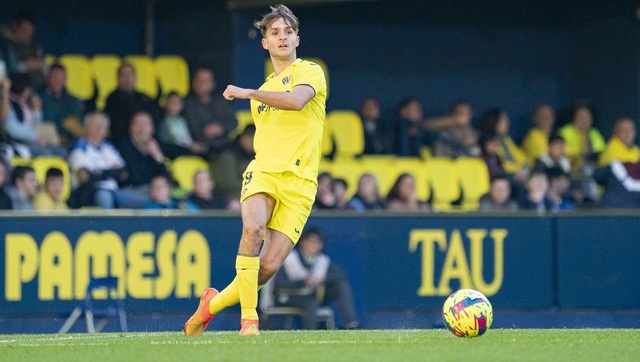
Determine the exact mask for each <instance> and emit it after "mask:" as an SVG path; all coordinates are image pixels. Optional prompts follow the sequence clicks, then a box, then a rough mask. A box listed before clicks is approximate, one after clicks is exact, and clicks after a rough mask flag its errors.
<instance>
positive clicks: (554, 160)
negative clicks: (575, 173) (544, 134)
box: [533, 135, 571, 174]
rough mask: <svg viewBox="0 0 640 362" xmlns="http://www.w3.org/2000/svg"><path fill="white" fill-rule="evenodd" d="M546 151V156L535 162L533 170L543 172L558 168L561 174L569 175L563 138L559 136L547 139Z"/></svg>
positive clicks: (569, 166) (569, 163)
mask: <svg viewBox="0 0 640 362" xmlns="http://www.w3.org/2000/svg"><path fill="white" fill-rule="evenodd" d="M547 150H548V151H547V153H546V154H544V155H542V156H541V157H539V158H538V159H537V160H536V163H535V165H534V166H533V168H534V169H536V170H542V171H544V172H547V171H548V170H550V169H552V168H559V169H561V170H562V172H564V173H567V174H571V161H569V158H568V157H567V155H566V153H565V147H564V138H562V136H559V135H552V136H551V137H549V145H548V146H547Z"/></svg>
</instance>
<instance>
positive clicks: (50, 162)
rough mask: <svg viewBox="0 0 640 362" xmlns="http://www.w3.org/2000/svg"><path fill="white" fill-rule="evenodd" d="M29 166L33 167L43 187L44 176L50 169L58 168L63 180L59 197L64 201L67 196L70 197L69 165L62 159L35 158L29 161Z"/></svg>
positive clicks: (52, 157) (55, 157) (51, 157)
mask: <svg viewBox="0 0 640 362" xmlns="http://www.w3.org/2000/svg"><path fill="white" fill-rule="evenodd" d="M30 166H31V167H33V170H34V171H35V173H36V178H37V179H38V182H39V183H40V184H41V185H44V180H45V176H46V175H47V171H48V170H49V169H50V168H53V167H55V168H59V169H60V170H61V171H62V175H63V178H64V187H63V188H62V195H61V197H62V199H63V200H65V201H66V200H68V199H69V195H71V175H70V172H69V164H68V163H67V161H66V160H65V159H64V158H62V157H58V156H36V157H34V158H33V159H32V160H31V164H30Z"/></svg>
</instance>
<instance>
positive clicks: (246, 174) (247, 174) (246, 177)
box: [244, 171, 253, 186]
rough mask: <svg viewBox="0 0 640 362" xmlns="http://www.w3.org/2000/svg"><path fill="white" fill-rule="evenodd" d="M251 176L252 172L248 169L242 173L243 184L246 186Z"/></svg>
mask: <svg viewBox="0 0 640 362" xmlns="http://www.w3.org/2000/svg"><path fill="white" fill-rule="evenodd" d="M252 177H253V172H252V171H249V172H246V173H245V174H244V185H245V186H247V185H248V184H249V182H251V178H252Z"/></svg>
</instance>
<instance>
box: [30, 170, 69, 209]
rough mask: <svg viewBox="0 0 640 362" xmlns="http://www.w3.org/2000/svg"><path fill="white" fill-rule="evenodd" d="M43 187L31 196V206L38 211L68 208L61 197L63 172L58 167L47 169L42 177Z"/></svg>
mask: <svg viewBox="0 0 640 362" xmlns="http://www.w3.org/2000/svg"><path fill="white" fill-rule="evenodd" d="M43 186H44V187H43V188H44V189H43V190H40V192H38V194H36V196H35V197H34V198H33V208H34V209H35V210H38V211H61V210H68V209H69V207H68V206H67V203H66V202H65V201H64V200H62V199H61V195H62V190H63V189H64V174H63V173H62V170H60V169H59V168H55V167H52V168H50V169H48V170H47V174H46V176H45V179H44V185H43Z"/></svg>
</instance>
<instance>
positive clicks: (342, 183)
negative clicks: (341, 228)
mask: <svg viewBox="0 0 640 362" xmlns="http://www.w3.org/2000/svg"><path fill="white" fill-rule="evenodd" d="M347 189H349V185H347V181H346V180H345V179H343V178H334V179H333V180H332V181H331V190H332V191H333V194H334V195H336V209H340V210H344V209H346V208H347V201H348V200H347V199H346V195H347Z"/></svg>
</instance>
